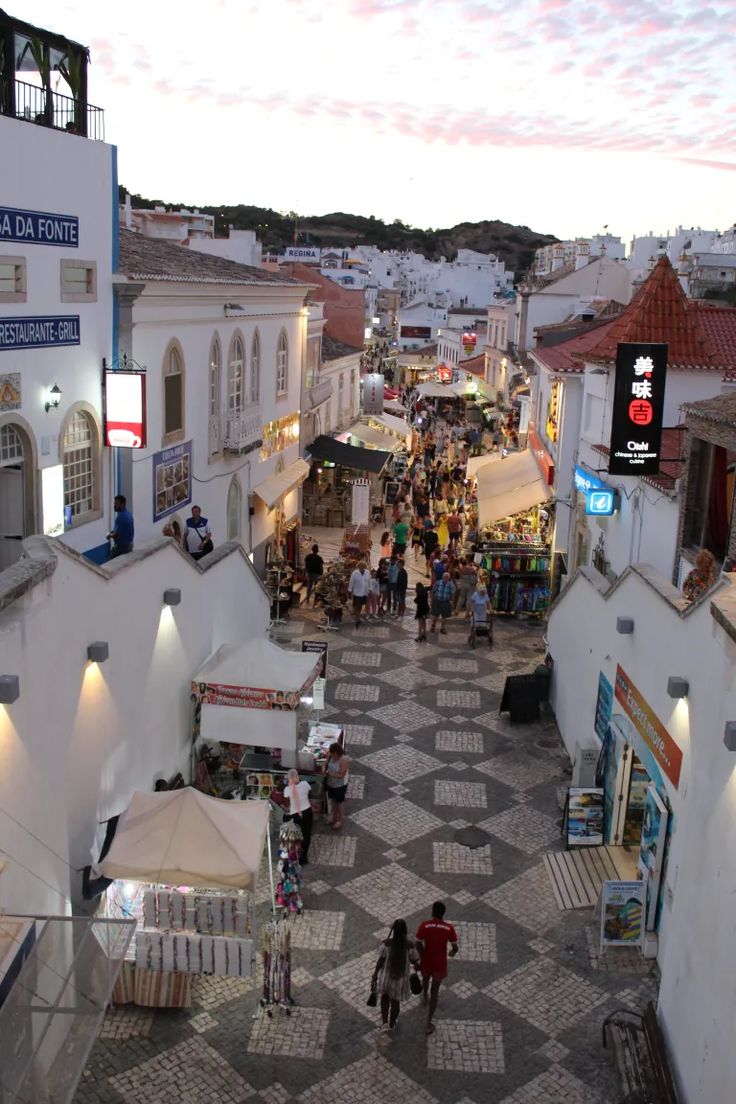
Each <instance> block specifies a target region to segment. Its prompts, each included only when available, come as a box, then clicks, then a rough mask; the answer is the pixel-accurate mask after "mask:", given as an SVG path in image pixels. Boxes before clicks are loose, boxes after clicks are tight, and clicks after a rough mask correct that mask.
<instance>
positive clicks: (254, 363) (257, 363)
mask: <svg viewBox="0 0 736 1104" xmlns="http://www.w3.org/2000/svg"><path fill="white" fill-rule="evenodd" d="M250 401H251V402H252V403H254V404H256V403H259V402H260V401H261V336H260V334H259V333H258V330H256V331H255V333H254V334H253V340H252V341H251V345H250Z"/></svg>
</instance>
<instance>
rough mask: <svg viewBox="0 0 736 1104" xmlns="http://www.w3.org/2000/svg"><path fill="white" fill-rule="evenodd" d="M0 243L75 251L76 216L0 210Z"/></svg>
mask: <svg viewBox="0 0 736 1104" xmlns="http://www.w3.org/2000/svg"><path fill="white" fill-rule="evenodd" d="M0 241H12V242H28V243H30V244H35V245H62V246H66V247H67V248H68V247H69V246H71V247H72V248H74V249H76V248H77V246H78V245H79V219H78V218H77V217H76V215H56V214H50V213H49V212H48V211H23V210H21V209H20V208H18V207H0Z"/></svg>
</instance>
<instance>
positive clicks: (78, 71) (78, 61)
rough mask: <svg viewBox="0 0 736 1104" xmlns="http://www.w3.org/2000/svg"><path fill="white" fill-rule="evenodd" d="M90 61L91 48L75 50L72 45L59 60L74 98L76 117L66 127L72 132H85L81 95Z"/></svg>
mask: <svg viewBox="0 0 736 1104" xmlns="http://www.w3.org/2000/svg"><path fill="white" fill-rule="evenodd" d="M87 62H89V50H73V49H72V48H71V46H69V49H68V51H67V53H66V54H65V55H64V57H63V58H62V59H61V61H60V62H59V66H58V68H59V72H60V73H61V75H62V77H63V78H64V80H65V81H66V83H67V84H68V85H69V91H70V92H71V94H72V99H73V100H74V118H73V119H70V120H69V122H67V124H66V129H67V130H68V131H69V132H70V134H83V133H84V128H83V126H82V122H83V120H82V110H83V108H82V104H81V103H80V97H81V94H82V75H83V73H84V66H85V64H86V63H87Z"/></svg>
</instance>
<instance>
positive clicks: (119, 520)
mask: <svg viewBox="0 0 736 1104" xmlns="http://www.w3.org/2000/svg"><path fill="white" fill-rule="evenodd" d="M113 506H114V509H115V528H114V529H111V530H110V532H109V533H108V534H107V539H108V540H111V541H112V550H111V552H110V559H111V560H114V559H115V557H116V556H125V555H126V554H127V553H128V552H132V551H133V536H134V532H135V527H134V525H133V515H132V514H131V512H130V510H128V503H127V500H126V498H125V495H115V499H114V502H113Z"/></svg>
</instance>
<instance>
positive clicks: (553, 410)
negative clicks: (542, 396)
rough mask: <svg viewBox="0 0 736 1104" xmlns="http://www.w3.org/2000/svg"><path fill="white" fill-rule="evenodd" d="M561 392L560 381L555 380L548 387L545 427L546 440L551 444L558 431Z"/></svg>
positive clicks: (554, 440) (555, 441) (554, 442)
mask: <svg viewBox="0 0 736 1104" xmlns="http://www.w3.org/2000/svg"><path fill="white" fill-rule="evenodd" d="M561 393H562V386H561V384H560V381H559V380H555V381H554V383H553V384H552V386H551V388H550V391H549V399H548V400H547V425H546V427H545V428H546V433H547V440H548V441H551V442H552V444H553V445H554V444H556V443H557V437H558V433H559V425H560V398H561Z"/></svg>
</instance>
